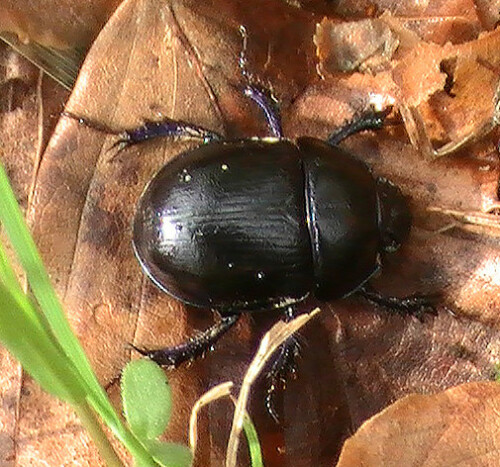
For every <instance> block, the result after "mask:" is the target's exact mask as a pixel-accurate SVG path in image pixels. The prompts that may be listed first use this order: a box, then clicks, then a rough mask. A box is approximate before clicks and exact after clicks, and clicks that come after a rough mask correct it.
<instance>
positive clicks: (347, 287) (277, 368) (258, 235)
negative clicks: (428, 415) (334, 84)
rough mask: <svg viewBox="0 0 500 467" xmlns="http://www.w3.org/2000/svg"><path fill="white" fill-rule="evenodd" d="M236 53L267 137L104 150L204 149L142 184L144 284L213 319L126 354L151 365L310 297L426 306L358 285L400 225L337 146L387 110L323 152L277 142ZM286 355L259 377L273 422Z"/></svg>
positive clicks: (324, 145) (398, 211)
mask: <svg viewBox="0 0 500 467" xmlns="http://www.w3.org/2000/svg"><path fill="white" fill-rule="evenodd" d="M243 32H244V31H243ZM245 49H246V35H244V46H243V51H242V54H241V56H240V67H241V69H242V72H243V76H244V77H245V78H246V80H247V85H246V87H245V89H244V93H245V95H246V96H248V97H249V98H250V99H252V100H253V101H254V102H255V103H256V104H257V105H258V106H259V107H260V108H261V109H262V110H263V112H264V114H265V117H266V119H267V123H268V126H269V129H270V132H271V134H272V137H268V138H247V139H240V140H224V139H223V138H222V136H221V135H218V134H216V133H214V132H212V131H210V130H207V129H204V128H201V127H197V126H195V125H191V124H189V123H186V122H180V121H173V120H165V121H161V122H146V123H145V124H144V125H143V126H141V127H140V128H137V129H134V130H129V131H126V132H123V134H122V138H121V139H120V140H119V141H117V143H116V145H122V146H130V145H133V144H138V143H141V142H143V141H146V140H149V139H153V138H156V137H160V136H167V137H176V138H179V137H189V138H193V137H194V138H200V139H202V140H203V142H204V144H202V145H201V146H199V147H197V148H195V149H193V150H188V151H186V152H184V153H183V154H180V155H179V156H177V157H176V158H175V159H173V160H172V161H170V162H169V163H167V164H166V165H165V166H164V167H163V168H162V169H161V170H160V171H159V172H158V173H157V174H156V175H155V176H154V177H153V179H152V180H151V181H150V182H149V184H148V185H147V187H146V189H145V190H144V192H143V194H142V195H141V197H140V200H139V202H138V206H137V211H136V215H135V219H134V223H133V246H134V250H135V253H136V256H137V258H138V260H139V262H140V264H141V266H142V268H143V270H144V272H145V273H146V274H147V275H148V276H149V278H150V279H151V280H152V281H153V282H154V283H155V284H156V285H157V286H158V287H159V288H160V289H162V290H163V291H165V292H167V293H168V294H170V295H172V296H173V297H175V298H177V299H179V300H181V301H182V302H184V303H187V304H190V305H194V306H197V307H201V308H210V309H213V310H217V311H218V312H219V313H220V315H221V319H220V321H219V322H218V323H216V324H215V325H214V326H212V327H211V328H209V329H208V330H206V331H204V332H203V333H201V334H199V335H197V336H196V337H194V338H191V339H190V340H188V341H187V342H186V343H184V344H181V345H178V346H175V347H172V348H167V349H159V350H151V351H150V350H143V349H137V350H138V351H139V352H141V353H142V354H144V355H147V356H148V357H150V358H152V359H153V360H155V361H156V362H157V363H159V364H160V365H163V366H171V367H176V366H178V365H180V364H181V363H183V362H185V361H189V360H192V359H194V358H196V357H199V356H201V355H203V354H204V353H205V352H207V351H208V350H210V349H211V348H212V347H213V346H214V344H215V343H216V342H217V340H218V339H219V338H220V337H221V336H222V335H223V334H224V333H225V332H227V331H228V330H229V329H230V328H231V327H232V326H233V325H234V324H235V323H236V322H237V320H238V318H239V316H240V314H241V313H242V312H244V311H258V310H269V309H281V310H283V312H284V319H285V320H290V319H292V318H293V317H294V316H295V310H296V308H295V305H296V304H297V303H299V302H301V301H302V300H304V299H305V298H306V297H308V296H309V295H310V294H313V295H314V296H315V297H316V298H318V299H320V300H333V299H338V298H341V297H345V296H347V295H349V294H352V293H354V292H356V293H360V294H362V295H363V296H365V297H366V298H367V299H369V300H371V301H374V302H376V303H378V304H382V305H385V306H387V307H389V308H391V309H395V310H397V311H400V312H407V313H410V314H415V315H417V316H420V315H421V314H422V313H423V312H424V311H429V309H430V308H431V307H430V306H429V301H428V299H427V298H426V297H423V296H417V295H414V296H410V297H407V298H401V299H397V298H395V297H383V296H382V295H380V294H378V293H377V292H376V291H375V290H373V289H372V288H370V287H369V286H368V285H367V282H368V281H369V279H370V278H371V277H372V276H373V275H374V274H375V273H376V272H377V271H378V270H379V269H380V268H381V259H382V256H383V255H384V254H385V253H386V252H393V251H395V250H396V249H397V248H398V247H399V246H400V244H401V243H402V242H404V241H405V239H406V238H407V236H408V234H409V231H410V227H411V216H410V212H409V209H408V205H407V202H406V199H405V197H404V196H403V195H402V193H401V191H400V190H399V188H398V187H396V186H395V185H393V184H392V183H391V182H389V181H388V180H386V179H384V178H381V177H378V178H377V177H374V176H373V175H372V173H371V171H370V169H369V168H368V167H367V166H366V165H365V164H364V163H363V162H361V161H360V160H358V159H357V158H356V157H354V156H353V155H351V154H349V153H348V152H346V151H345V150H343V149H341V148H340V147H338V144H339V143H340V142H341V141H342V140H344V139H345V138H346V137H348V136H350V135H352V134H355V133H357V132H360V131H363V130H370V129H378V128H381V127H382V125H383V123H384V119H385V117H386V115H387V113H388V111H379V112H377V111H370V112H367V113H365V114H363V115H361V116H360V117H359V118H358V119H356V120H354V121H352V122H349V123H348V124H347V125H345V126H343V127H342V128H340V129H339V130H337V131H336V132H335V133H333V134H332V135H331V136H330V137H329V138H328V139H327V141H326V142H324V141H321V140H319V139H316V138H310V137H300V138H297V139H296V140H294V141H292V140H289V139H286V138H285V137H284V136H283V134H282V130H281V122H280V118H279V113H278V111H277V105H276V102H275V100H274V98H273V96H272V94H271V93H270V92H269V91H267V90H266V89H264V88H262V87H260V86H258V85H256V84H255V83H252V79H251V77H250V76H249V74H248V72H247V71H246V65H245V55H244V53H245ZM67 115H69V116H70V117H73V116H72V115H71V114H67ZM79 120H80V122H81V123H84V124H86V125H89V126H96V125H95V124H92V123H90V122H87V121H86V120H84V119H81V118H79ZM297 353H298V346H297V341H296V340H295V339H293V338H291V339H289V340H288V341H287V342H286V343H285V344H283V345H282V347H281V349H280V350H279V355H278V357H277V359H276V360H275V362H274V364H273V366H272V367H271V369H270V372H269V375H268V379H269V386H268V391H267V397H266V407H267V409H268V411H269V413H270V415H271V416H272V417H273V418H274V419H275V420H278V417H277V414H276V412H275V409H274V397H275V391H276V389H277V388H278V387H284V385H285V382H286V378H287V376H288V375H289V374H290V373H293V372H294V371H295V367H294V357H295V356H296V355H297Z"/></svg>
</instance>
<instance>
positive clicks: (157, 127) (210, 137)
mask: <svg viewBox="0 0 500 467" xmlns="http://www.w3.org/2000/svg"><path fill="white" fill-rule="evenodd" d="M62 115H63V116H65V117H69V118H72V119H74V120H77V121H78V123H80V124H81V125H84V126H87V127H89V128H92V129H94V130H97V131H100V132H102V133H107V134H112V135H117V136H119V139H118V140H117V141H116V142H115V143H114V144H113V146H111V148H110V149H113V148H116V147H117V148H118V152H120V151H121V150H123V149H125V148H126V147H128V146H132V145H134V144H139V143H142V142H143V141H148V140H151V139H155V138H160V137H166V138H195V139H200V140H202V141H203V142H205V143H208V142H210V141H215V140H219V139H222V137H221V135H219V134H218V133H216V132H214V131H211V130H207V129H206V128H203V127H201V126H196V125H192V124H190V123H186V122H183V121H181V120H172V119H169V118H166V119H163V120H161V121H157V122H150V121H146V122H144V124H143V125H141V126H140V127H137V128H133V129H131V130H115V129H113V128H109V127H107V126H105V125H103V124H101V123H98V122H95V121H93V120H90V119H87V118H84V117H80V116H78V115H75V114H73V113H71V112H67V111H65V112H63V113H62Z"/></svg>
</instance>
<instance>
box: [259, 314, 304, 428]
mask: <svg viewBox="0 0 500 467" xmlns="http://www.w3.org/2000/svg"><path fill="white" fill-rule="evenodd" d="M295 317H296V310H295V308H293V307H288V308H287V309H286V311H285V318H284V321H286V322H288V321H291V320H292V319H293V318H295ZM299 350H300V345H299V342H298V340H297V338H296V337H295V336H291V337H289V338H288V339H287V340H286V341H285V342H284V343H283V344H282V345H281V346H280V348H279V350H278V352H279V353H278V357H277V358H276V360H275V361H274V363H273V365H272V366H271V369H270V370H269V373H268V374H267V384H268V386H267V392H266V398H265V406H266V410H267V412H268V414H269V415H270V416H271V418H272V419H273V420H274V421H275V422H276V423H280V419H279V416H278V413H277V411H276V396H277V394H278V391H282V390H284V389H285V388H286V383H287V381H288V380H289V378H290V377H291V376H294V375H295V374H296V372H297V364H296V358H297V357H298V356H299Z"/></svg>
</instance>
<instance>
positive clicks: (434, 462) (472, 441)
mask: <svg viewBox="0 0 500 467" xmlns="http://www.w3.org/2000/svg"><path fill="white" fill-rule="evenodd" d="M499 412H500V385H499V384H498V383H471V384H465V385H462V386H457V387H455V388H452V389H449V390H448V391H444V392H441V393H438V394H435V395H432V396H420V395H412V396H408V397H405V398H403V399H401V400H399V401H398V402H396V403H395V404H393V405H391V406H390V407H388V408H387V409H386V410H384V411H383V412H381V413H380V414H378V415H377V416H375V417H373V418H372V419H370V420H369V421H367V422H365V423H364V424H363V425H362V426H361V428H360V429H359V430H358V431H357V432H356V434H355V435H354V436H352V437H351V438H349V439H348V440H347V441H346V443H345V445H344V448H343V450H342V454H341V456H340V459H339V463H338V464H337V466H338V467H348V466H356V467H357V466H363V467H369V466H380V465H383V466H386V467H391V466H400V465H415V466H416V465H419V466H426V467H430V466H442V465H468V466H484V467H486V466H495V465H498V431H499V424H500V418H499V416H498V415H499Z"/></svg>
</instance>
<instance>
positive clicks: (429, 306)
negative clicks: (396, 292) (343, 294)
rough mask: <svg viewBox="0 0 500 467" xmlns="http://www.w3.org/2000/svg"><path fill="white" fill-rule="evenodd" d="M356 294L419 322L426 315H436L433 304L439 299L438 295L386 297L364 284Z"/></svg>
mask: <svg viewBox="0 0 500 467" xmlns="http://www.w3.org/2000/svg"><path fill="white" fill-rule="evenodd" d="M356 293H357V294H358V295H361V296H362V297H364V298H366V299H367V300H368V301H370V302H372V303H375V304H376V305H381V306H383V307H385V308H387V309H388V310H389V311H393V312H396V313H399V314H401V315H412V316H415V317H416V318H418V319H419V320H420V321H422V320H423V317H424V316H425V315H426V314H431V315H437V310H436V307H435V303H436V301H437V299H439V294H427V295H426V294H414V295H409V296H407V297H386V296H384V295H382V294H381V293H380V292H378V291H377V290H375V289H374V288H373V287H372V286H371V285H368V284H365V285H364V286H363V287H361V288H360V289H359V290H357V291H356Z"/></svg>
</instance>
